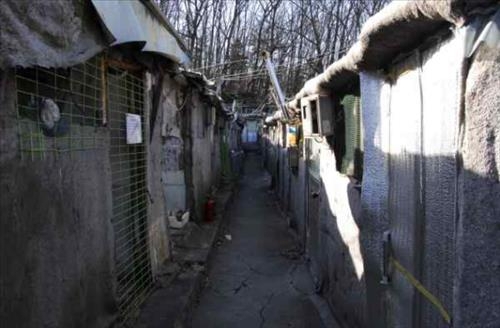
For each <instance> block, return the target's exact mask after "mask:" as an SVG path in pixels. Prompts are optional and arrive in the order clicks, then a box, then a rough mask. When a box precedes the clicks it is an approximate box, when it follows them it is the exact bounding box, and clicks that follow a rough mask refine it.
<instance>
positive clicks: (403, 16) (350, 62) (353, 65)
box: [288, 0, 495, 110]
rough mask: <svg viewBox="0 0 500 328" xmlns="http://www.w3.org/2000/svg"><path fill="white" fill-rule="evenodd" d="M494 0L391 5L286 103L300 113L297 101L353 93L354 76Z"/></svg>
mask: <svg viewBox="0 0 500 328" xmlns="http://www.w3.org/2000/svg"><path fill="white" fill-rule="evenodd" d="M494 3H495V1H493V0H478V1H464V0H443V1H432V0H422V1H393V2H392V3H390V4H389V5H388V6H386V7H385V8H384V9H382V10H381V11H380V12H379V13H377V14H376V15H374V16H372V17H371V18H370V19H368V21H367V22H366V23H365V24H364V26H363V28H362V30H361V33H360V35H359V37H358V41H357V42H356V43H355V44H354V45H353V46H352V47H351V49H350V50H349V52H348V53H347V54H346V55H345V56H344V57H342V58H341V59H340V60H338V61H336V62H335V63H333V64H332V65H330V66H329V67H328V68H327V69H326V70H325V71H324V72H323V73H322V74H320V75H318V76H316V77H314V78H312V79H310V80H309V81H307V82H306V83H305V85H304V87H303V88H302V89H301V90H300V91H299V92H298V93H297V94H296V95H295V98H294V99H293V100H292V101H291V102H289V103H288V107H289V108H291V109H294V110H299V109H300V106H299V103H298V102H299V100H300V98H302V97H304V96H307V95H310V94H316V93H325V92H329V91H328V90H335V91H336V92H337V93H340V94H342V93H348V92H352V91H353V89H357V87H358V85H359V78H358V75H357V72H359V71H361V70H364V71H370V70H372V71H375V70H378V69H380V68H383V67H384V66H385V65H387V64H388V63H390V62H391V61H392V60H393V59H394V58H395V57H396V56H397V55H399V54H401V53H404V52H407V51H409V50H411V49H412V48H414V47H415V46H417V45H419V44H420V43H422V42H423V41H424V40H425V38H427V37H429V36H430V35H432V34H433V33H434V32H436V31H437V30H438V29H440V28H442V27H445V26H446V25H455V26H462V25H463V24H464V23H465V22H467V20H468V16H469V15H470V14H471V13H472V12H477V11H479V10H481V9H482V8H489V7H492V4H494Z"/></svg>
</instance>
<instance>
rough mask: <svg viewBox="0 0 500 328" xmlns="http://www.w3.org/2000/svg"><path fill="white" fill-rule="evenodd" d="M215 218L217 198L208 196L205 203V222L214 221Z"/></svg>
mask: <svg viewBox="0 0 500 328" xmlns="http://www.w3.org/2000/svg"><path fill="white" fill-rule="evenodd" d="M214 218H215V200H214V199H213V198H212V197H208V199H207V202H206V203H205V222H212V221H213V220H214Z"/></svg>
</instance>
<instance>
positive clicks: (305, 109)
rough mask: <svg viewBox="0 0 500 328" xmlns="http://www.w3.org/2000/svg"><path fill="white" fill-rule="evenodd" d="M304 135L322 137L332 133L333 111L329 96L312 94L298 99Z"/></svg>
mask: <svg viewBox="0 0 500 328" xmlns="http://www.w3.org/2000/svg"><path fill="white" fill-rule="evenodd" d="M300 107H301V114H302V129H303V132H304V137H323V136H330V135H332V134H333V126H334V121H333V120H334V112H333V102H332V99H331V97H329V96H322V95H312V96H308V97H304V98H302V99H301V101H300Z"/></svg>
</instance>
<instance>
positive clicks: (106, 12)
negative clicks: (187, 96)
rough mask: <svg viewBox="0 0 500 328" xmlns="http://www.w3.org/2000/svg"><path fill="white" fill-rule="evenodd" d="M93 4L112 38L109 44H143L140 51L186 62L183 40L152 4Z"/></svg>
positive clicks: (95, 0)
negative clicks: (111, 42) (112, 40)
mask: <svg viewBox="0 0 500 328" xmlns="http://www.w3.org/2000/svg"><path fill="white" fill-rule="evenodd" d="M92 4H93V5H94V7H95V9H96V10H97V13H98V15H99V18H100V19H101V21H102V23H103V25H104V26H105V28H106V29H107V32H108V33H109V34H110V35H111V36H112V37H113V38H114V40H115V41H114V42H113V44H112V45H117V44H123V43H131V42H134V43H138V44H142V46H143V48H142V50H143V51H148V52H154V53H157V54H160V55H163V56H165V57H167V58H169V59H171V60H173V61H175V62H177V63H179V64H187V63H189V57H188V55H187V54H186V52H185V51H184V50H183V49H185V46H184V45H183V44H182V41H181V40H180V38H179V37H178V36H177V35H175V32H173V31H172V29H171V27H170V25H169V24H168V22H167V20H166V19H165V18H164V17H163V16H162V15H161V14H160V13H159V12H158V11H157V10H152V9H151V8H152V4H148V2H147V1H145V2H143V1H120V0H106V1H102V0H92ZM153 9H154V6H153ZM159 18H161V19H159Z"/></svg>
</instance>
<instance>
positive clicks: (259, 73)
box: [215, 47, 349, 81]
mask: <svg viewBox="0 0 500 328" xmlns="http://www.w3.org/2000/svg"><path fill="white" fill-rule="evenodd" d="M347 49H349V47H344V48H341V49H339V50H336V51H329V52H326V53H324V54H322V55H318V56H314V57H309V58H305V59H301V61H303V60H305V61H306V62H300V63H296V64H292V65H291V64H289V63H288V64H281V65H276V66H275V67H276V70H277V71H278V70H286V69H293V68H297V67H301V66H305V65H310V64H311V60H317V59H320V58H322V57H325V56H326V55H328V54H331V53H334V52H343V51H345V50H347ZM261 76H267V70H266V69H258V70H253V71H247V72H239V73H231V74H226V75H219V76H216V77H215V78H218V79H223V80H226V81H227V80H230V81H237V80H240V79H243V78H256V77H261Z"/></svg>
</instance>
